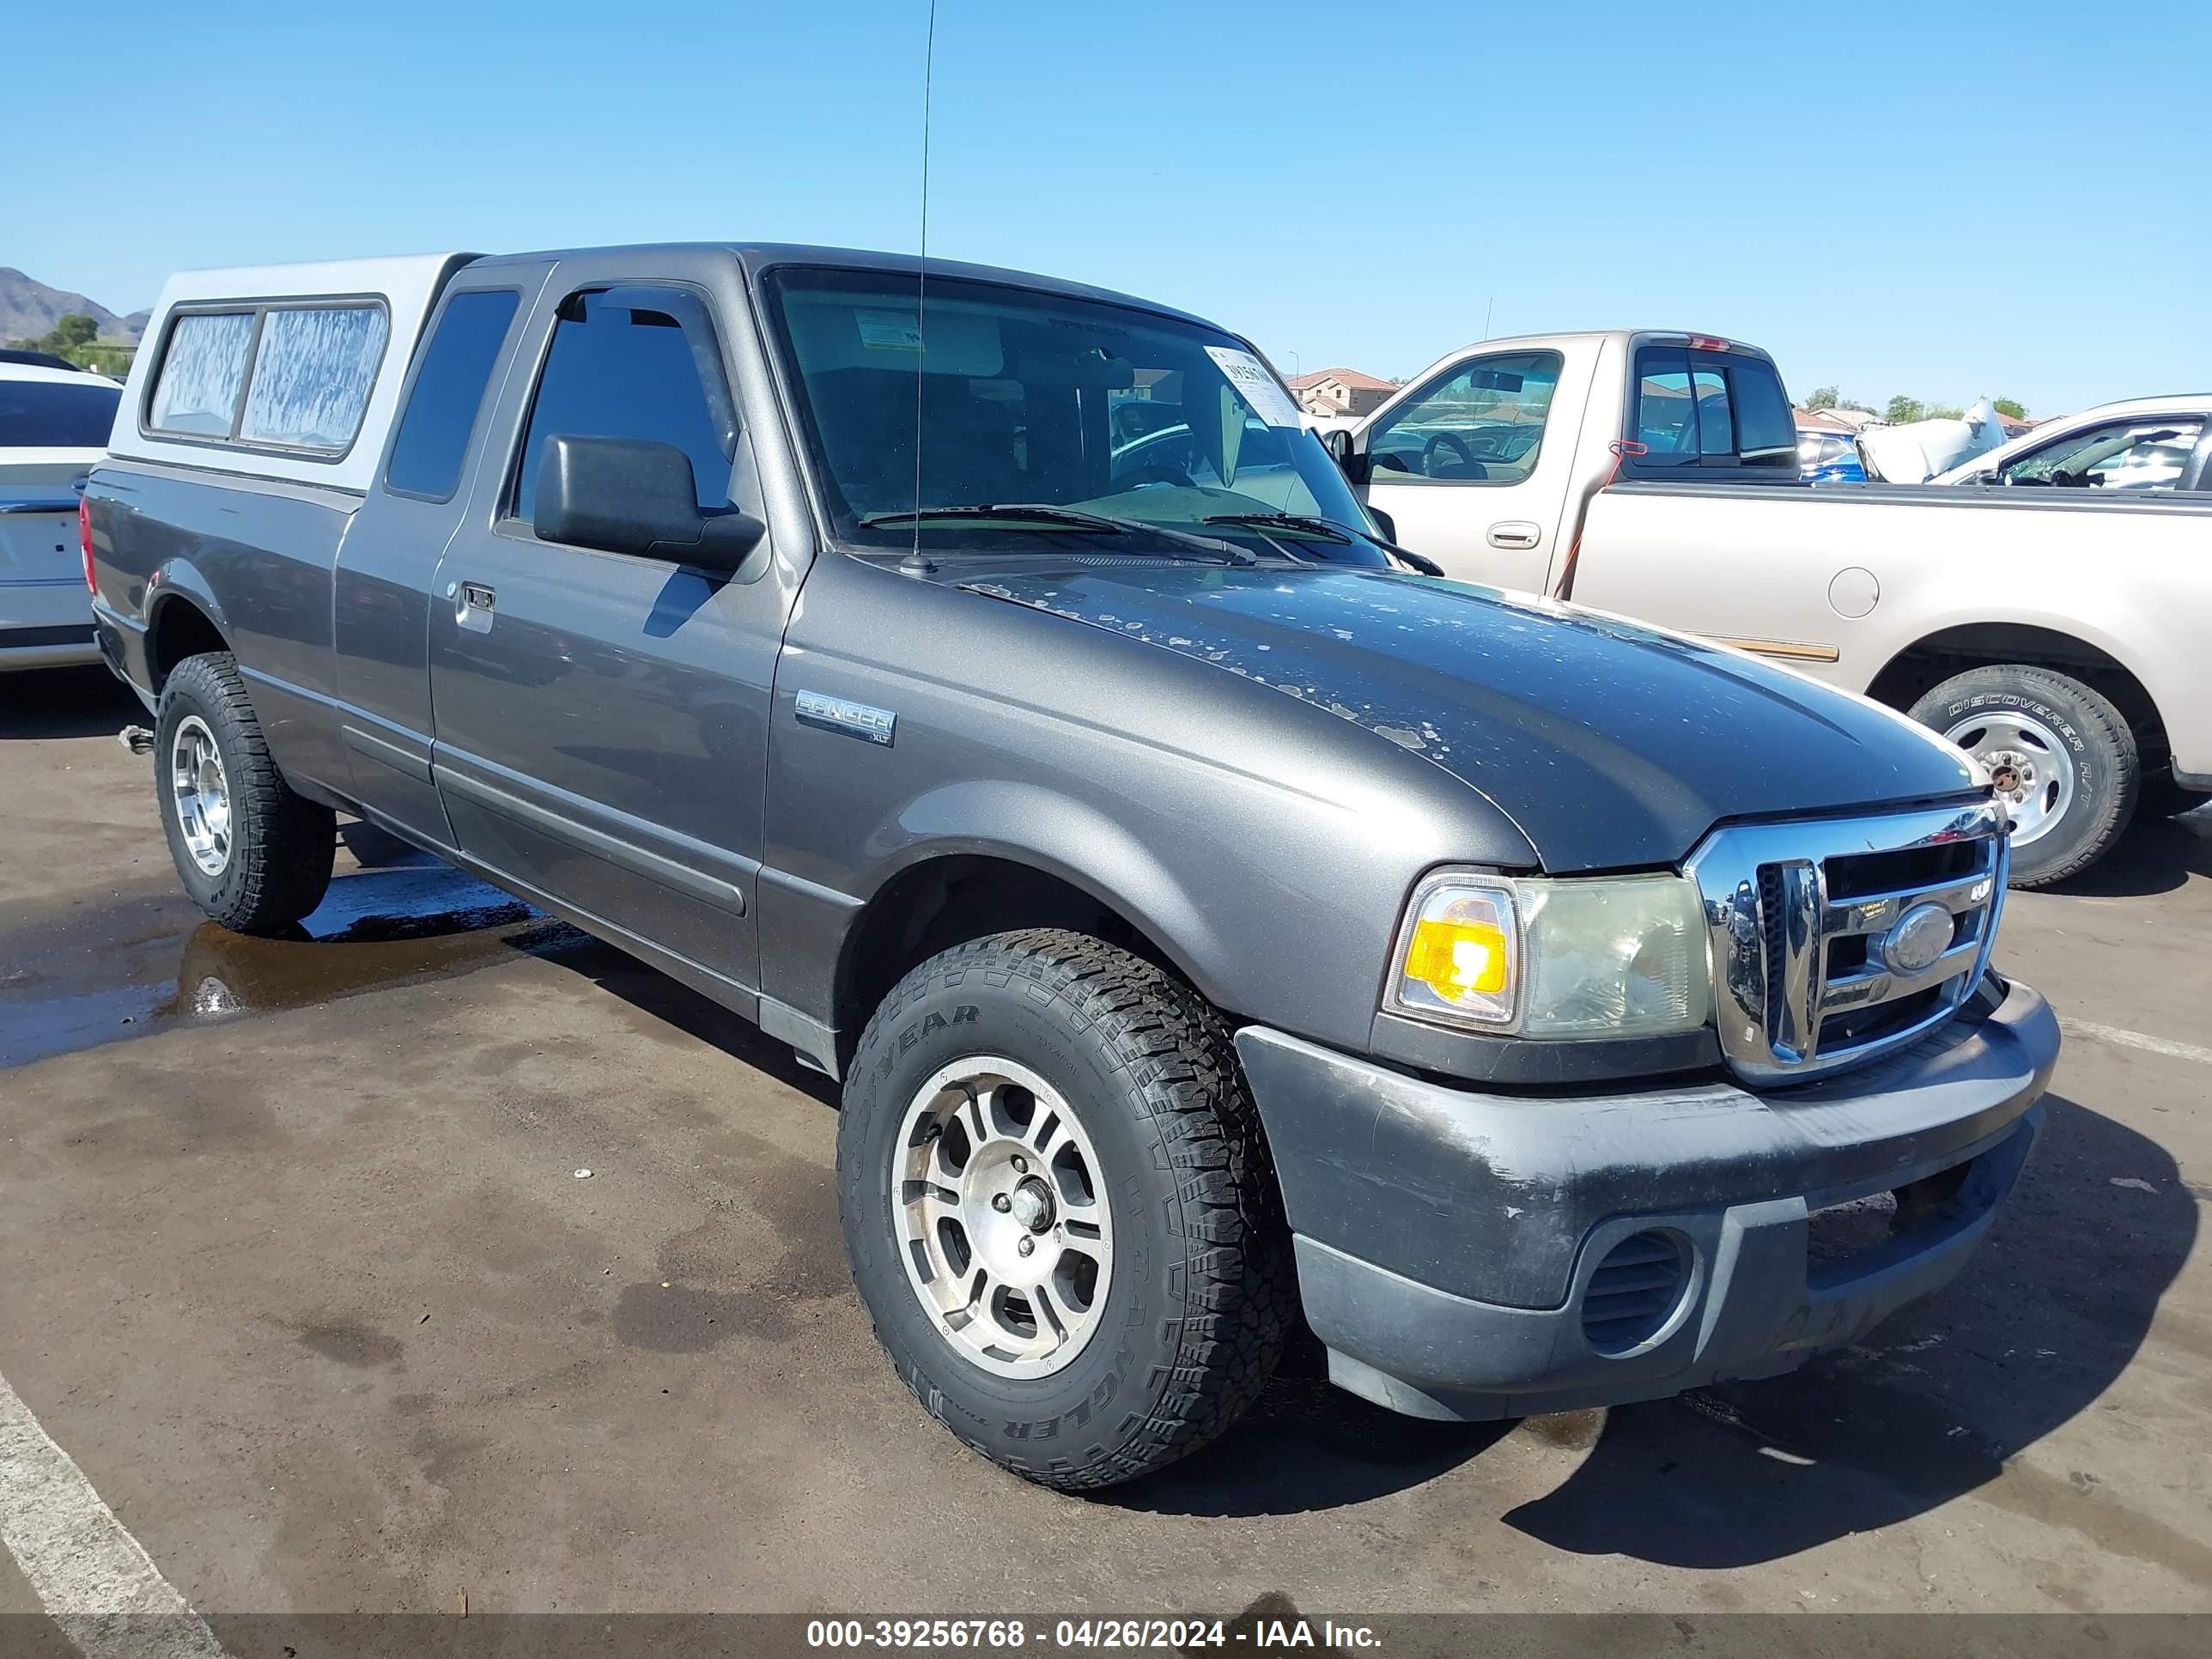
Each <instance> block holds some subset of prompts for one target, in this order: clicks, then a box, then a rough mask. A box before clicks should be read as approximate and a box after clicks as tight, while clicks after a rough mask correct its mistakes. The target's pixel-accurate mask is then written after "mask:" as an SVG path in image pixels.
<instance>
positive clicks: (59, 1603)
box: [0, 1376, 224, 1659]
mask: <svg viewBox="0 0 2212 1659" xmlns="http://www.w3.org/2000/svg"><path fill="white" fill-rule="evenodd" d="M0 1543H4V1544H6V1545H7V1547H8V1553H9V1554H10V1555H12V1556H14V1557H15V1565H17V1566H19V1567H21V1568H22V1570H23V1577H26V1578H27V1579H29V1580H30V1582H31V1588H32V1589H33V1590H34V1591H36V1592H37V1593H38V1597H39V1605H40V1606H41V1607H44V1608H45V1609H46V1613H47V1615H48V1616H49V1617H50V1618H52V1620H53V1621H54V1623H55V1624H57V1625H58V1626H60V1627H61V1631H62V1634H64V1636H66V1637H68V1638H69V1639H70V1641H72V1642H74V1643H76V1645H77V1647H78V1648H79V1650H82V1653H83V1654H84V1656H85V1659H154V1656H156V1655H159V1656H161V1659H171V1656H176V1659H224V1656H223V1650H222V1644H221V1643H219V1642H217V1641H216V1639H215V1634H214V1632H211V1631H210V1630H209V1629H208V1627H207V1623H206V1621H205V1620H203V1619H202V1618H201V1617H200V1616H199V1614H197V1613H194V1612H193V1611H192V1609H191V1604H190V1603H189V1602H187V1601H185V1598H184V1597H183V1596H181V1595H178V1594H177V1591H176V1589H175V1587H174V1586H173V1585H172V1584H171V1583H169V1581H168V1580H167V1579H166V1578H164V1577H161V1570H160V1569H159V1568H157V1567H156V1566H155V1565H154V1563H153V1560H152V1559H151V1558H149V1556H148V1555H147V1553H146V1552H145V1551H144V1550H143V1549H141V1548H140V1547H138V1541H137V1539H135V1538H133V1537H132V1536H131V1534H129V1533H127V1532H125V1530H124V1529H123V1523H122V1522H120V1521H118V1520H117V1519H116V1518H115V1512H114V1511H113V1510H111V1509H109V1508H108V1507H107V1505H106V1504H104V1503H102V1502H101V1501H100V1494H99V1493H98V1492H94V1490H93V1489H92V1482H91V1481H89V1480H86V1479H85V1478H84V1471H83V1470H82V1469H80V1468H77V1466H76V1462H75V1460H73V1459H72V1458H71V1457H70V1455H69V1454H68V1453H67V1452H65V1451H64V1450H63V1449H61V1448H60V1447H59V1446H58V1445H56V1444H55V1443H54V1442H53V1438H52V1436H50V1435H48V1434H47V1432H46V1431H45V1430H44V1429H42V1428H40V1426H39V1419H37V1418H35V1417H33V1416H32V1415H31V1408H30V1407H27V1406H26V1405H25V1404H24V1403H23V1402H22V1400H21V1398H20V1397H19V1396H18V1395H16V1393H15V1389H12V1388H10V1387H9V1385H8V1379H7V1378H6V1377H4V1376H0Z"/></svg>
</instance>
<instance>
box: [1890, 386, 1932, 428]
mask: <svg viewBox="0 0 2212 1659" xmlns="http://www.w3.org/2000/svg"><path fill="white" fill-rule="evenodd" d="M1881 415H1882V418H1883V419H1884V420H1886V421H1887V422H1889V423H1890V424H1891V425H1892V426H1903V425H1905V423H1906V422H1910V421H1924V420H1926V419H1927V418H1928V411H1927V409H1926V406H1925V405H1923V404H1922V403H1921V401H1920V399H1919V398H1908V397H1906V396H1905V394H1904V393H1903V392H1899V393H1898V394H1897V396H1895V397H1894V398H1891V399H1890V400H1889V406H1888V407H1887V408H1886V409H1884V410H1882V411H1881Z"/></svg>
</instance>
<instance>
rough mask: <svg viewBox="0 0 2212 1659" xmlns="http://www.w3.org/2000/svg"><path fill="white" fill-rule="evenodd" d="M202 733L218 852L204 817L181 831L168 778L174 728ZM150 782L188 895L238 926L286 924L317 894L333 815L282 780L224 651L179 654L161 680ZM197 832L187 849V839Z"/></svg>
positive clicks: (324, 882) (324, 876) (175, 763)
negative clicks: (218, 818) (217, 807)
mask: <svg viewBox="0 0 2212 1659" xmlns="http://www.w3.org/2000/svg"><path fill="white" fill-rule="evenodd" d="M180 732H181V733H184V734H185V736H186V738H188V740H189V739H191V738H197V736H198V734H200V733H202V732H204V733H205V734H206V737H207V738H209V739H210V742H211V744H212V747H213V750H214V754H215V757H216V761H217V762H218V763H219V771H217V772H213V773H210V774H208V777H209V778H210V781H211V782H212V783H213V784H214V785H215V786H216V787H219V788H220V790H221V793H222V796H223V797H224V804H225V805H226V807H227V817H226V818H225V820H224V822H225V829H224V833H223V834H222V836H221V837H220V842H221V846H220V857H219V861H216V862H215V863H214V864H213V866H212V867H210V864H209V863H208V862H204V860H215V859H216V856H217V855H216V852H215V851H212V850H210V848H209V847H208V845H207V837H206V836H205V833H204V826H205V824H206V823H208V822H209V820H208V819H207V818H205V817H203V818H202V819H201V820H200V828H198V829H195V830H193V831H188V830H187V829H186V826H185V821H184V809H183V807H182V805H181V801H180V791H179V787H178V781H177V770H178V767H179V733H180ZM154 787H155V797H156V799H157V800H158V802H159V804H160V808H161V833H162V834H163V836H166V837H167V841H168V843H169V856H170V857H171V858H172V859H173V860H175V862H176V866H177V875H178V877H179V879H180V880H182V881H183V883H184V884H185V891H186V892H187V893H189V894H191V898H192V902H193V903H195V904H197V905H198V906H199V907H200V908H201V909H203V910H204V911H205V912H207V914H208V915H210V917H211V918H213V919H214V920H215V921H219V922H221V923H222V925H223V926H224V927H228V928H230V929H232V930H234V932H237V933H274V932H277V931H280V930H282V929H283V928H286V927H291V926H292V925H293V924H295V922H297V921H300V920H301V918H302V917H304V916H306V915H308V914H309V913H310V912H311V911H313V909H314V908H315V907H316V906H317V905H318V904H320V903H321V902H323V893H324V891H325V889H327V888H328V887H329V886H330V883H331V865H332V863H333V862H334V861H335V860H336V858H337V814H336V813H334V812H333V811H331V809H330V808H329V807H327V806H323V805H319V804H317V803H316V802H314V801H311V800H309V799H307V798H306V797H305V796H303V795H301V794H298V793H295V791H294V790H293V788H292V787H291V785H289V784H288V783H286V782H285V781H284V775H283V773H282V772H280V771H278V770H277V768H276V762H275V761H274V760H272V759H271V758H270V754H269V745H268V744H267V743H266V742H264V740H263V738H262V735H261V722H260V720H258V718H256V716H255V714H254V712H253V703H252V700H251V699H250V698H249V697H248V696H246V683H245V682H244V681H243V680H242V679H240V678H239V673H238V664H237V661H236V659H234V658H233V657H232V656H231V655H230V654H229V653H227V652H225V653H208V654H206V655H204V656H197V657H187V658H185V660H184V661H182V662H180V663H179V664H178V665H177V666H176V667H175V668H174V669H173V670H171V671H170V673H169V678H168V679H167V681H166V682H165V683H164V684H163V685H162V687H161V702H160V707H159V712H158V714H156V715H155V722H154ZM195 834H198V835H199V836H200V838H201V848H200V851H199V852H198V853H197V854H196V853H195V851H194V848H193V845H192V839H193V836H194V835H195Z"/></svg>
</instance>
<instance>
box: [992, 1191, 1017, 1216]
mask: <svg viewBox="0 0 2212 1659" xmlns="http://www.w3.org/2000/svg"><path fill="white" fill-rule="evenodd" d="M991 1207H992V1208H993V1209H994V1210H997V1211H999V1212H1001V1213H1003V1212H1006V1211H1007V1210H1011V1209H1012V1208H1013V1207H1014V1200H1012V1199H1011V1198H1008V1197H1007V1196H1006V1194H1004V1193H1000V1194H999V1195H998V1196H997V1197H996V1198H994V1199H993V1200H991Z"/></svg>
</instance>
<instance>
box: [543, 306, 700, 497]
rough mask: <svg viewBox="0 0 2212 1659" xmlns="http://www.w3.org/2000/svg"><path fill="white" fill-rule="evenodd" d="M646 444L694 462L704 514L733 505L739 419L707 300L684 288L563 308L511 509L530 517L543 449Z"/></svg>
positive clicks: (546, 365)
mask: <svg viewBox="0 0 2212 1659" xmlns="http://www.w3.org/2000/svg"><path fill="white" fill-rule="evenodd" d="M556 436H568V437H588V438H644V439H650V440H652V441H654V442H656V443H664V444H673V445H674V446H675V447H677V448H678V449H680V450H682V451H683V452H684V453H685V454H686V455H687V456H689V457H690V460H691V477H692V482H693V484H694V485H695V487H696V490H697V493H698V497H699V505H700V506H701V507H728V506H730V505H731V504H732V503H731V501H730V472H731V463H732V458H733V457H734V456H735V455H736V453H737V416H736V411H735V409H734V407H733V406H732V403H731V399H730V387H729V381H728V379H727V378H726V376H725V375H724V374H723V372H722V358H721V352H720V349H719V348H718V347H717V345H716V344H715V341H714V324H713V322H712V320H711V319H709V318H708V313H707V307H706V304H705V302H704V301H702V300H701V299H700V297H699V296H698V295H695V294H692V293H690V292H687V291H686V290H684V289H662V288H643V287H638V288H617V289H604V290H601V291H599V292H596V293H586V294H579V295H570V296H569V297H568V299H567V300H566V301H562V307H561V319H560V321H559V322H557V323H556V324H555V325H554V329H553V343H552V346H551V348H550V349H549V350H548V352H547V353H546V357H545V370H544V374H542V375H541V376H540V377H539V379H538V394H537V397H536V398H534V399H533V400H532V404H531V409H530V423H529V428H528V430H527V432H526V434H525V435H524V438H523V451H522V467H521V471H520V476H519V477H517V479H516V483H515V492H514V496H513V503H512V509H513V512H514V513H516V514H517V515H518V516H520V517H521V518H525V519H527V518H529V517H531V516H532V510H533V508H534V507H535V506H536V503H537V499H538V467H539V466H540V465H542V464H543V462H544V452H545V441H546V440H547V439H548V438H551V437H556Z"/></svg>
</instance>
